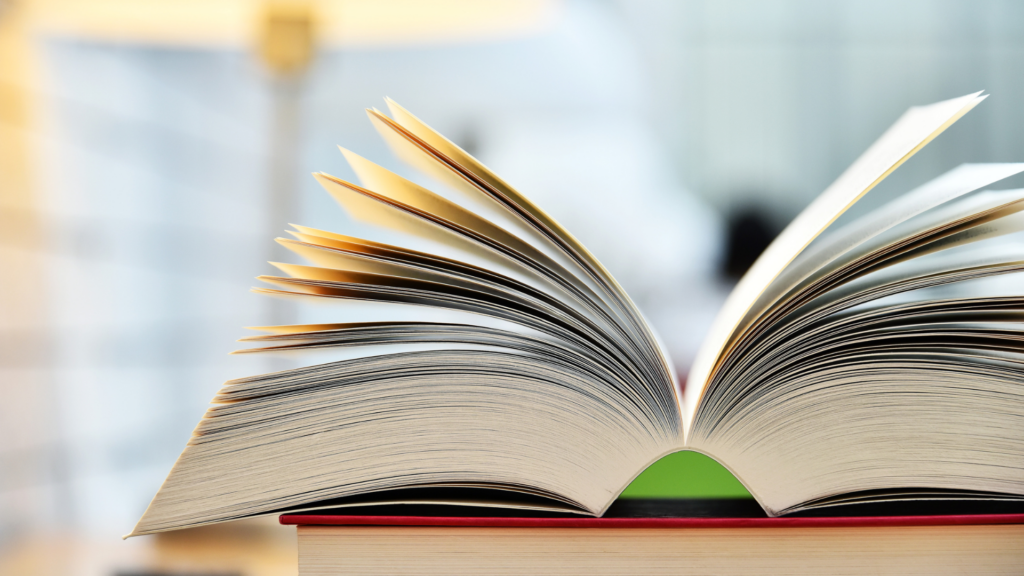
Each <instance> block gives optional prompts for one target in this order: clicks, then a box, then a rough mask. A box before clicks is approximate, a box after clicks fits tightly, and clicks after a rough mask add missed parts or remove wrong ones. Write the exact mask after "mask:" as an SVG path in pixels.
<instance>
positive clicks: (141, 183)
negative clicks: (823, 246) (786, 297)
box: [0, 0, 1024, 574]
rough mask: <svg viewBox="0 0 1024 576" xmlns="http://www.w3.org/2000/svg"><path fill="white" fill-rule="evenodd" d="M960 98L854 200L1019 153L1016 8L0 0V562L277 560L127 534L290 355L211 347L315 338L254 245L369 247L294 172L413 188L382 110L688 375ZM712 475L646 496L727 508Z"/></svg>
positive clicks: (1023, 65)
mask: <svg viewBox="0 0 1024 576" xmlns="http://www.w3.org/2000/svg"><path fill="white" fill-rule="evenodd" d="M978 90H987V91H988V92H990V93H991V94H992V97H991V98H989V99H988V100H987V101H986V102H984V103H983V104H982V105H981V106H979V107H978V109H977V110H975V111H974V112H972V113H971V114H970V115H969V116H968V117H967V118H965V119H964V120H962V121H961V122H960V123H958V124H957V125H956V126H954V127H953V128H951V129H950V130H949V131H948V132H947V133H946V134H944V135H943V136H942V137H940V138H939V139H938V140H936V142H934V143H933V144H931V145H930V146H929V147H928V148H927V149H925V150H924V151H923V152H922V153H920V154H918V155H917V156H915V157H914V158H913V159H912V160H911V161H909V162H908V163H907V164H906V165H905V166H904V167H902V168H901V169H900V170H898V171H897V172H896V173H895V174H893V176H891V177H890V178H889V179H888V180H887V181H886V182H885V183H884V185H883V186H881V187H880V188H879V189H878V191H877V192H872V194H871V195H870V196H869V197H868V198H867V199H866V201H865V205H866V206H868V207H870V206H871V205H872V204H873V203H875V204H877V203H878V202H880V201H881V200H883V199H884V198H886V197H887V196H889V195H892V194H896V193H899V192H902V191H905V190H908V189H910V188H912V187H913V186H915V185H917V184H920V183H922V182H924V181H926V180H928V179H930V178H932V177H935V176H937V175H939V174H940V173H942V172H945V171H946V170H948V169H950V168H952V167H953V166H955V165H957V164H960V163H963V162H971V161H986V162H1001V161H1020V160H1022V159H1024V130H1022V128H1024V106H1022V103H1024V4H1021V3H1020V2H1015V1H1012V0H1002V1H1000V0H943V1H938V0H935V1H906V0H886V1H884V2H883V1H872V0H838V1H833V2H818V1H814V0H771V1H753V0H750V1H742V0H715V1H711V0H706V1H701V0H603V1H602V0H590V1H584V0H564V1H557V0H431V1H416V0H316V1H298V0H297V1H291V2H286V1H278V0H273V1H260V0H0V572H3V573H5V574H6V573H75V574H115V573H121V574H141V573H145V572H143V571H144V570H154V569H157V568H159V569H165V568H166V567H168V566H170V567H171V568H173V569H174V570H178V571H181V573H198V572H194V571H195V570H206V571H207V572H205V573H211V572H209V571H210V570H214V571H215V573H232V574H234V573H240V574H241V573H245V574H259V573H268V574H269V573H275V574H286V573H289V571H291V572H294V569H295V565H294V556H293V548H294V542H293V540H292V539H291V538H293V536H291V532H289V531H288V530H285V529H279V530H271V529H269V528H267V526H269V525H268V524H266V523H259V522H256V523H249V524H245V525H244V526H242V527H241V528H237V527H236V528H237V529H235V530H234V531H233V532H230V533H228V532H223V531H222V532H218V531H217V530H215V529H210V530H207V531H205V532H199V533H197V534H193V535H192V536H188V535H179V536H167V537H161V538H143V539H135V540H133V541H130V542H127V543H121V542H120V541H119V540H117V536H118V535H119V534H123V533H126V532H128V531H129V529H130V528H131V526H132V525H133V524H134V522H135V521H136V520H137V519H138V517H139V515H140V514H141V512H142V511H143V509H144V508H145V506H146V505H147V504H148V502H149V499H150V498H151V497H152V495H153V494H154V493H155V492H156V489H157V487H158V486H159V485H160V482H161V481H162V480H163V478H164V476H165V475H166V473H167V471H168V470H169V469H170V466H171V465H172V464H173V462H174V459H175V458H176V457H177V455H178V453H179V452H180V450H181V448H182V447H183V446H184V444H185V442H186V441H187V439H188V437H189V434H190V433H191V430H192V428H193V427H194V426H195V424H196V422H198V421H199V419H200V418H201V416H202V414H203V412H204V410H205V409H206V406H207V404H208V402H209V400H210V398H211V397H212V396H213V394H214V393H215V391H216V390H217V388H218V387H219V386H220V384H221V383H222V382H223V381H224V380H226V379H229V378H232V377H238V376H244V375H250V374H255V373H259V372H262V371H267V370H270V369H274V368H277V367H280V365H279V364H275V362H279V361H275V360H273V359H269V360H268V359H262V358H251V357H244V358H239V357H229V356H228V355H227V353H228V352H229V351H231V350H232V349H234V348H235V347H236V344H235V343H234V340H235V339H237V338H239V337H241V336H243V335H244V331H243V330H242V327H243V326H251V325H261V324H270V323H285V322H288V323H290V322H299V321H308V320H310V319H311V318H318V317H317V316H315V315H311V313H310V312H309V311H306V310H302V309H299V308H290V307H287V306H283V305H280V304H273V303H272V302H268V301H267V299H266V298H261V297H259V296H257V295H253V294H251V293H249V292H248V291H247V289H248V288H249V287H250V286H253V285H255V284H256V281H255V280H254V279H253V277H254V276H257V275H259V274H264V273H269V272H270V271H271V268H270V267H269V266H268V265H267V264H266V261H267V260H277V259H281V258H284V255H283V254H280V253H278V252H277V248H276V247H275V245H274V244H273V242H272V241H271V239H272V238H273V237H275V236H279V235H281V234H282V231H283V229H284V228H285V226H286V224H287V223H288V222H295V223H299V224H304V225H308V226H313V227H317V228H323V229H327V230H333V231H338V232H343V233H346V234H350V235H355V236H360V235H368V236H370V237H373V236H372V235H373V234H374V232H373V231H372V230H366V229H365V228H364V227H363V226H362V225H360V224H358V223H355V222H353V221H350V220H349V219H348V218H347V217H346V215H345V213H344V212H343V211H342V210H341V208H340V207H338V206H336V205H335V204H334V203H333V201H332V200H331V199H330V198H329V197H328V196H327V195H326V194H325V193H324V192H323V191H322V190H321V189H320V188H319V186H318V185H317V184H316V183H315V181H314V180H313V179H312V178H311V177H310V176H309V173H310V172H313V171H325V172H328V173H331V174H334V175H336V176H338V177H341V178H346V179H352V178H354V176H353V174H352V173H351V171H350V170H349V169H348V167H347V166H346V165H345V163H344V161H343V159H342V157H341V155H340V154H339V153H338V150H337V148H336V145H342V146H344V147H346V148H349V149H352V150H354V151H357V152H358V153H360V154H361V155H364V156H366V157H368V158H370V159H372V160H374V161H375V162H378V163H380V164H381V165H383V166H385V167H387V168H389V169H392V170H394V171H396V172H398V173H400V174H403V175H405V176H407V177H410V178H412V179H416V180H418V181H421V182H423V181H424V180H423V179H422V178H421V177H419V176H417V175H415V174H412V173H411V172H409V171H408V170H407V169H406V168H404V167H403V166H402V165H400V164H398V163H397V161H395V160H394V159H393V158H392V157H391V156H390V155H389V153H388V151H387V149H386V148H385V146H384V144H383V142H382V141H381V140H380V139H379V138H378V137H377V135H376V133H375V132H374V131H373V129H372V127H371V125H370V123H369V122H368V121H367V119H366V116H365V113H364V112H363V109H364V108H366V107H383V98H384V97H385V96H390V97H392V98H394V99H395V100H397V101H398V102H399V103H401V104H402V105H403V106H404V107H406V108H408V109H409V110H410V111H412V112H413V113H414V114H416V115H418V116H419V117H420V118H422V119H423V120H425V121H426V122H427V123H428V124H431V125H432V126H433V127H434V128H436V129H438V130H439V131H440V132H442V133H443V134H445V135H447V136H448V137H449V138H451V139H452V140H454V141H455V142H456V143H458V144H459V145H461V146H462V147H464V148H465V149H467V150H468V151H469V152H470V153H472V154H473V155H475V156H477V157H478V158H480V159H481V160H482V161H483V162H484V163H486V164H488V165H489V166H490V167H491V168H492V169H494V170H495V171H496V172H497V173H499V174H500V175H502V176H503V177H504V178H505V179H506V180H507V181H509V182H510V183H512V184H513V185H514V186H516V187H517V188H519V189H520V190H521V191H523V192H524V193H526V194H527V195H528V196H529V197H531V198H532V199H534V200H535V201H536V202H538V203H539V204H540V205H541V206H543V207H544V208H545V209H547V210H548V211H549V212H550V213H551V214H553V215H554V216H555V217H556V218H557V219H559V220H560V221H562V223H563V224H565V225H566V226H567V227H568V228H569V229H570V230H571V231H573V233H574V234H576V235H577V236H578V237H579V238H580V239H581V240H582V241H583V242H584V243H585V244H586V245H587V246H588V247H589V248H591V250H592V251H593V252H594V253H595V254H596V255H597V256H598V257H599V258H600V259H601V260H602V261H603V262H604V263H605V264H606V265H607V266H608V268H609V269H610V270H611V271H612V272H613V273H614V274H615V275H616V276H617V277H618V278H619V280H620V281H621V282H622V283H623V284H624V286H625V287H626V289H627V291H628V292H629V293H630V295H632V296H633V297H634V298H635V299H636V301H637V302H638V304H639V305H640V306H641V308H642V309H643V310H644V312H645V314H646V315H647V316H648V317H649V319H650V320H651V322H652V323H653V324H654V326H655V327H656V329H657V330H658V331H659V333H660V334H661V336H662V338H663V339H664V340H665V341H666V343H667V345H668V347H669V348H670V350H671V352H672V354H673V359H674V361H675V363H676V365H677V367H678V369H679V370H680V372H681V373H683V374H685V371H686V369H687V368H688V365H689V362H690V361H691V359H692V357H693V356H694V354H695V353H696V348H697V346H698V345H699V343H700V341H701V339H702V338H703V335H704V332H705V330H706V329H707V327H708V325H709V324H710V322H711V320H712V319H713V317H714V314H715V312H716V311H717V309H718V306H719V305H720V304H721V302H722V301H723V300H724V298H725V296H726V295H727V293H728V291H729V289H730V287H731V285H732V283H733V282H735V280H736V279H737V278H738V276H739V275H741V274H742V272H743V271H744V270H745V269H746V267H747V266H749V264H750V263H751V262H752V261H753V260H754V258H756V256H757V255H758V253H759V252H760V250H761V249H762V248H763V247H764V246H766V245H767V243H768V242H769V241H770V240H771V239H772V238H773V237H774V235H775V234H776V233H777V232H778V231H779V230H781V228H782V227H783V226H784V225H785V224H786V223H787V222H788V221H789V219H791V218H792V217H793V216H794V215H796V214H797V213H798V212H799V211H800V210H801V209H802V208H803V206H805V205H806V204H807V203H808V202H809V201H810V200H811V199H813V198H814V196H815V195H817V194H818V193H819V192H821V191H822V190H823V189H824V188H825V187H826V186H827V185H828V184H829V183H830V182H831V181H832V180H833V179H834V178H835V177H836V176H838V175H839V173H840V172H841V171H842V170H843V169H844V168H845V167H846V166H847V165H849V164H850V163H851V162H852V161H853V160H854V159H855V158H856V157H857V156H858V155H859V154H860V153H861V152H863V151H864V149H866V148H867V146H868V145H870V144H871V143H872V142H873V141H874V140H875V138H877V137H878V136H879V135H880V134H881V133H882V131H884V130H885V128H887V127H888V126H889V125H890V124H891V123H892V122H893V121H894V120H895V119H896V118H897V117H898V116H899V115H900V114H901V113H902V112H903V111H904V110H905V109H906V108H908V107H909V106H911V105H914V104H926V103H931V102H934V101H938V100H943V99H947V98H951V97H955V96H960V95H963V94H967V93H971V92H976V91H978ZM1012 184H1014V183H1013V182H1009V184H1007V186H1009V185H1012ZM1017 184H1018V185H1019V183H1017ZM698 464H699V463H698ZM704 466H705V467H704V469H703V470H704V474H705V476H703V477H699V478H696V479H695V480H692V481H691V484H689V485H677V486H676V487H675V488H658V489H664V490H672V489H674V490H676V491H677V492H679V493H682V494H684V495H685V494H697V495H701V494H711V495H738V496H741V495H742V494H743V493H744V492H743V489H742V487H741V486H739V485H738V483H736V482H735V480H732V479H731V477H729V476H728V474H727V473H724V471H722V470H721V469H720V468H717V467H716V466H714V465H709V464H707V463H705V465H704ZM672 470H673V469H672V468H671V467H668V468H664V467H663V468H662V469H660V470H659V471H652V473H654V472H657V473H658V474H661V476H659V477H656V478H652V477H648V478H647V480H646V482H647V484H645V486H662V487H664V486H669V485H671V484H672V482H673V477H672ZM651 482H653V483H651ZM687 490H689V492H687ZM246 530H250V531H252V532H246ZM254 534H258V535H259V536H258V537H256V536H253V535H254ZM189 538H192V540H189ZM211 538H212V539H213V540H216V541H217V542H221V543H222V544H221V545H220V546H219V547H215V548H209V547H206V548H204V547H203V546H202V545H200V544H197V543H201V542H210V541H212V540H211ZM257 542H258V543H259V544H258V546H257V545H256V544H254V543H257ZM255 548H259V550H260V554H262V556H260V558H262V560H261V561H259V562H255V561H254V560H253V556H252V554H253V550H254V549H255ZM182 550H187V551H191V552H188V553H189V554H192V556H187V554H186V555H185V556H182V553H181V551H182ZM186 556H187V558H186ZM176 558H177V559H178V560H175V559H176ZM181 558H186V559H185V560H181ZM189 558H190V559H189ZM175 562H178V563H177V564H176V563H175ZM154 567H157V568H154ZM160 567H163V568H160ZM189 570H193V572H189ZM225 571H226V572H225Z"/></svg>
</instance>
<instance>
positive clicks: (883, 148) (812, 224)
mask: <svg viewBox="0 0 1024 576" xmlns="http://www.w3.org/2000/svg"><path fill="white" fill-rule="evenodd" d="M984 98H985V96H982V95H981V92H977V93H975V94H969V95H967V96H961V97H960V98H954V99H952V100H946V101H943V102H938V103H936V104H931V105H928V106H920V107H913V108H910V109H909V110H908V111H907V112H906V113H904V114H903V115H902V116H901V117H900V118H899V119H898V120H897V121H896V123H895V124H894V125H893V126H892V127H891V128H889V130H887V131H886V132H885V133H884V134H883V135H882V137H881V138H879V139H878V141H876V142H875V143H874V144H872V145H871V147H870V148H868V150H867V151H866V152H864V154H863V155H861V157H860V158H858V159H857V160H856V161H855V162H854V163H853V165H851V166H850V167H849V168H848V169H847V170H846V171H845V172H843V174H842V175H840V176H839V178H838V179H837V180H836V181H835V182H833V183H832V185H831V186H829V187H828V188H827V189H826V190H825V191H824V192H823V193H822V194H821V195H820V196H819V197H818V198H817V199H815V200H814V202H812V203H811V204H810V205H809V206H808V207H807V208H806V209H804V211H803V212H801V213H800V215H799V216H797V217H796V219H795V220H794V221H793V222H792V223H791V224H790V225H789V226H788V227H787V228H786V229H785V230H784V231H783V232H782V234H780V235H779V237H778V238H776V239H775V241H774V242H772V244H771V245H770V246H769V247H768V248H767V249H766V250H765V251H764V253H763V254H761V256H760V258H758V259H757V261H756V262H755V263H754V265H753V266H752V267H751V268H750V270H749V271H748V272H747V273H746V275H744V276H743V278H742V279H741V280H740V282H739V283H738V284H737V285H736V288H735V289H734V290H733V292H732V294H730V295H729V298H728V299H727V300H726V303H725V305H724V306H723V307H722V310H721V311H720V312H719V313H718V316H717V318H716V319H715V322H714V324H713V325H712V327H711V330H710V331H709V333H708V335H707V336H706V337H705V339H704V342H703V344H702V345H701V349H700V351H699V352H698V354H697V358H696V359H695V360H694V364H693V367H692V369H691V370H690V374H689V377H688V379H687V382H688V386H687V388H686V393H685V404H684V406H683V407H681V409H682V413H683V415H684V418H683V420H684V421H683V426H684V431H685V432H686V433H688V431H689V428H690V425H691V423H692V421H693V415H694V414H695V412H696V409H697V406H698V404H699V402H700V398H701V396H702V394H703V392H704V389H705V387H706V386H707V383H708V381H709V380H710V379H711V378H712V377H713V376H714V372H715V370H716V368H717V366H718V364H719V362H720V361H721V359H722V357H723V356H724V354H726V353H727V352H728V350H729V348H730V347H731V345H732V344H733V343H734V342H735V340H736V339H737V338H738V337H740V336H741V335H742V333H743V331H744V330H745V329H746V328H747V326H749V324H750V323H751V322H752V321H753V320H755V319H756V315H752V314H748V312H750V310H751V307H752V305H753V304H754V302H755V301H756V300H757V299H758V298H759V297H760V296H761V294H762V293H763V292H764V291H765V290H766V289H767V288H768V286H769V284H771V282H772V281H773V280H775V278H776V277H777V276H778V275H779V274H780V273H781V272H782V270H783V269H784V268H785V267H786V266H787V265H789V263H790V262H792V261H793V259H794V258H796V257H797V256H798V255H799V254H800V252H801V251H803V249H804V248H806V247H807V245H808V244H810V243H811V241H812V240H814V238H815V237H817V236H818V235H819V234H820V233H821V232H822V231H823V230H825V228H827V227H828V226H829V225H830V224H831V223H832V222H833V221H835V219H836V218H838V217H839V216H840V215H841V214H842V213H843V212H845V211H846V210H847V209H848V208H849V207H850V206H852V205H853V203H854V202H856V201H857V200H858V199H859V198H860V197H861V196H863V195H864V194H866V193H867V192H868V191H869V190H871V189H872V188H873V187H874V186H875V185H877V184H878V183H879V182H880V181H881V180H882V179H883V178H885V177H886V176H888V175H889V173H891V172H892V171H893V170H895V169H896V168H897V167H899V165H900V164H902V163H903V162H905V161H906V160H907V159H908V158H910V156H912V155H913V154H914V153H916V152H917V151H918V150H920V149H921V148H922V147H923V146H924V145H925V144H927V143H928V142H930V141H931V140H932V139H933V138H935V137H936V136H937V135H938V134H940V133H941V132H942V131H943V130H945V129H946V128H948V127H949V126H950V125H952V124H953V122H955V121H956V120H958V119H959V118H960V117H961V116H963V115H964V114H966V113H967V112H968V111H969V110H970V109H971V108H973V107H974V106H976V105H977V104H978V103H979V102H981V100H983V99H984Z"/></svg>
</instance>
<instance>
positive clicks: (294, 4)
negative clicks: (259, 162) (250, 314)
mask: <svg viewBox="0 0 1024 576" xmlns="http://www.w3.org/2000/svg"><path fill="white" fill-rule="evenodd" d="M314 20H315V13H314V9H313V5H312V4H311V3H310V2H303V1H301V0H295V1H281V0H274V1H271V2H268V3H267V4H266V6H265V12H264V22H263V30H262V35H261V38H260V57H261V59H262V61H263V63H264V64H265V65H266V67H267V68H268V70H269V71H270V74H271V80H270V81H271V92H272V95H271V106H272V111H271V114H273V118H272V122H271V124H270V130H271V132H270V139H271V141H270V167H269V184H270V202H269V203H268V209H269V210H268V214H269V220H270V230H271V233H272V234H273V235H272V236H270V238H274V237H277V236H282V235H283V230H284V228H285V227H286V226H287V224H288V223H290V222H292V221H294V218H295V216H296V215H297V212H298V210H299V208H300V206H299V203H298V200H299V189H300V181H299V177H300V176H299V164H300V160H301V157H302V135H301V128H302V96H303V91H304V85H305V80H306V75H307V74H306V73H307V70H308V69H309V65H310V63H311V62H312V60H313V56H314V51H315V37H314V35H315V33H316V22H315V21H314ZM268 240H269V238H268ZM282 254H283V249H282V248H281V247H280V246H279V245H277V244H276V243H274V244H272V245H271V247H270V251H269V259H270V260H271V261H279V260H281V258H280V256H281V255H282ZM267 301H268V303H267V305H268V306H269V310H268V315H267V316H268V317H267V321H268V324H270V325H278V324H289V323H294V322H295V310H294V307H293V306H292V303H291V302H288V301H286V300H284V299H281V298H268V299H267Z"/></svg>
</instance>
